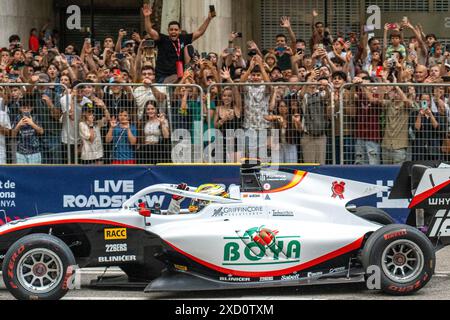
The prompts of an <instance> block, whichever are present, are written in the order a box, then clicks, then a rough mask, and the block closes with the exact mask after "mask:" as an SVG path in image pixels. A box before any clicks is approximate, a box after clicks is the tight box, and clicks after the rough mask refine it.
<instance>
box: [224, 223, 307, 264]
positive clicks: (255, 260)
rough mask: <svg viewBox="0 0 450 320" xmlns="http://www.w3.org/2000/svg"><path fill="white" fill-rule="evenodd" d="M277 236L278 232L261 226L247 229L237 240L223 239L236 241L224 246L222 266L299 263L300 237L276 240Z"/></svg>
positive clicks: (286, 237)
mask: <svg viewBox="0 0 450 320" xmlns="http://www.w3.org/2000/svg"><path fill="white" fill-rule="evenodd" d="M238 234H239V232H238ZM278 236H279V231H278V230H272V229H269V228H266V227H265V226H261V227H255V228H251V229H248V230H247V231H245V232H244V233H243V235H242V236H240V237H238V238H224V239H225V240H234V239H235V240H236V241H230V242H228V243H226V244H225V246H224V255H223V257H224V258H223V260H224V262H223V265H227V266H232V265H234V266H236V265H259V264H261V263H264V264H265V265H267V264H286V263H294V262H299V261H300V251H301V244H300V241H299V239H300V237H299V236H283V237H280V238H279V239H278V238H277V237H278ZM239 240H240V241H239ZM263 258H264V259H263ZM280 258H281V259H280ZM280 260H281V261H280Z"/></svg>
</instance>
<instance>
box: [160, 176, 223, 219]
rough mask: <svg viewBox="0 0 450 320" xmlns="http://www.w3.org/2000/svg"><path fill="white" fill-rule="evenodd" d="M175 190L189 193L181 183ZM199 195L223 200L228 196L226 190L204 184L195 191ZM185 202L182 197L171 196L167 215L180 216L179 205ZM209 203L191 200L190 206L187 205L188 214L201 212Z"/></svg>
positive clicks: (187, 188) (215, 185)
mask: <svg viewBox="0 0 450 320" xmlns="http://www.w3.org/2000/svg"><path fill="white" fill-rule="evenodd" d="M177 189H179V190H184V191H189V187H188V185H187V184H186V183H182V184H180V185H178V187H177ZM195 192H196V193H199V194H207V195H210V196H216V197H223V198H229V197H230V196H229V194H228V193H227V192H226V190H225V189H224V188H223V187H222V186H219V185H217V184H204V185H202V186H200V187H198V189H197V190H196V191H195ZM184 200H185V198H184V197H182V196H176V195H174V196H172V201H171V202H170V205H169V210H168V211H167V214H168V215H174V214H180V212H181V204H182V203H183V201H184ZM210 203H211V201H207V200H199V199H192V201H191V204H190V205H189V212H190V213H197V212H199V211H201V210H203V209H204V208H205V207H206V206H208V205H209V204H210Z"/></svg>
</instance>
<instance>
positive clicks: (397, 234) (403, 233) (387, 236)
mask: <svg viewBox="0 0 450 320" xmlns="http://www.w3.org/2000/svg"><path fill="white" fill-rule="evenodd" d="M407 234H408V231H406V229H403V230H399V231H395V232H391V233H388V234H385V235H384V240H391V239H394V238H399V237H402V236H406V235H407Z"/></svg>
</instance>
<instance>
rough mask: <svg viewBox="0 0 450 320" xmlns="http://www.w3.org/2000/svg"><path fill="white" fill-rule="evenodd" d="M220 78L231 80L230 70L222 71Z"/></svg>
mask: <svg viewBox="0 0 450 320" xmlns="http://www.w3.org/2000/svg"><path fill="white" fill-rule="evenodd" d="M220 77H221V78H222V79H224V80H231V74H230V68H227V67H225V68H224V69H223V70H222V71H220Z"/></svg>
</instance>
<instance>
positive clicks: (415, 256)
mask: <svg viewBox="0 0 450 320" xmlns="http://www.w3.org/2000/svg"><path fill="white" fill-rule="evenodd" d="M361 259H362V263H363V266H364V269H365V270H366V271H368V270H371V272H369V274H372V272H373V270H378V273H374V274H375V275H378V276H379V279H378V280H379V284H380V288H377V289H381V290H382V291H384V292H385V293H388V294H392V295H408V294H412V293H414V292H416V291H418V290H420V289H421V288H423V287H424V286H425V285H426V284H427V283H428V282H429V281H430V279H431V277H432V276H433V273H434V268H435V262H436V256H435V251H434V248H433V245H432V244H431V242H430V240H429V239H428V238H427V237H426V236H425V235H424V234H423V233H422V232H420V231H419V230H417V229H415V228H413V227H410V226H407V225H388V226H385V227H383V228H381V229H379V230H377V231H375V232H374V233H373V234H372V235H371V236H370V237H369V239H368V240H367V242H366V244H365V246H364V248H363V251H362V254H361ZM374 267H375V268H374ZM369 268H370V269H369ZM375 280H377V279H375ZM374 283H377V281H374Z"/></svg>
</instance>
